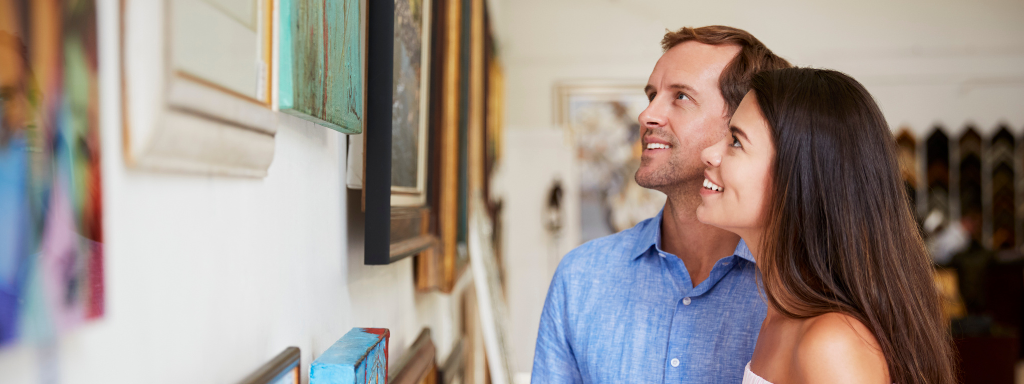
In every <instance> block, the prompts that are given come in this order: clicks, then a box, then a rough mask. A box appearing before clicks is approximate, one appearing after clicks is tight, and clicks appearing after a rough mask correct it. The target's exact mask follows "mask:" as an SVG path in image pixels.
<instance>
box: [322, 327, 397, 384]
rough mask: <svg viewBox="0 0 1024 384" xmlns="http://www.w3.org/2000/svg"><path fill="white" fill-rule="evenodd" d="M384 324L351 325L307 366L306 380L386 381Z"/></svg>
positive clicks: (330, 383)
mask: <svg viewBox="0 0 1024 384" xmlns="http://www.w3.org/2000/svg"><path fill="white" fill-rule="evenodd" d="M390 337H391V333H390V332H389V331H388V330H387V329H386V328H352V330H350V331H348V333H346V334H345V336H343V337H342V338H341V339H340V340H338V341H337V342H335V343H334V344H333V345H331V347H330V348H327V350H326V351H324V353H323V354H321V355H320V357H318V358H316V360H314V361H313V364H311V365H310V367H309V383H310V384H356V383H358V384H386V383H387V379H388V340H389V339H390Z"/></svg>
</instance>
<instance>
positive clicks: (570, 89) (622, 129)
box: [556, 83, 666, 243]
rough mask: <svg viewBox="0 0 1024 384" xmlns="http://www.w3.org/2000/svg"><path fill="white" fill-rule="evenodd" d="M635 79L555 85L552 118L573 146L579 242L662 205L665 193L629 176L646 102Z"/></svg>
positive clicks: (625, 226)
mask: <svg viewBox="0 0 1024 384" xmlns="http://www.w3.org/2000/svg"><path fill="white" fill-rule="evenodd" d="M639 84H642V83H637V84H628V83H626V84H615V83H605V84H601V83H595V84H589V83H588V84H563V85H560V86H559V87H558V88H557V93H558V95H559V100H558V102H559V105H558V107H557V110H556V112H557V115H558V116H557V117H556V118H557V119H558V123H559V124H560V125H562V126H563V127H564V128H566V129H568V130H569V131H570V132H571V134H572V138H573V140H574V143H575V146H576V148H577V151H576V153H577V156H578V161H579V168H580V175H579V180H580V205H581V206H580V224H581V239H580V242H581V243H584V242H587V241H590V240H593V239H596V238H599V237H602V236H607V235H610V234H613V233H617V232H619V231H623V230H625V229H628V228H632V227H633V226H635V225H636V224H637V223H639V222H640V221H643V220H645V219H648V218H651V217H654V215H656V214H658V211H659V210H661V208H662V207H663V206H664V205H665V199H666V197H665V195H664V194H662V193H661V192H658V191H654V190H651V189H647V188H643V187H641V186H639V185H637V184H636V181H634V180H633V176H634V175H635V174H636V170H637V169H638V168H639V167H640V156H641V154H642V149H641V142H640V126H639V123H638V122H637V118H638V117H639V115H640V113H641V112H643V110H644V108H646V107H647V104H648V101H647V96H646V95H644V93H643V86H642V85H639Z"/></svg>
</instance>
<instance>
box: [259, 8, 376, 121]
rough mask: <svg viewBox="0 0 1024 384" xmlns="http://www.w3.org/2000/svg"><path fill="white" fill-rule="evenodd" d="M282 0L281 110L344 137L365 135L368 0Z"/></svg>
mask: <svg viewBox="0 0 1024 384" xmlns="http://www.w3.org/2000/svg"><path fill="white" fill-rule="evenodd" d="M279 1H280V3H279V11H278V14H279V16H280V17H279V28H278V30H279V39H278V40H279V48H278V51H279V58H278V62H279V66H278V68H279V70H278V108H279V110H280V111H281V112H284V113H287V114H290V115H294V116H297V117H299V118H302V119H305V120H309V121H312V122H314V123H317V124H319V125H322V126H325V127H328V128H331V129H333V130H335V131H338V132H341V133H346V134H359V133H362V132H363V115H364V113H365V103H364V95H365V91H366V88H365V77H366V40H365V39H364V38H363V37H364V36H365V35H366V29H365V27H366V12H365V10H366V4H365V0H279ZM328 14H331V15H340V16H341V17H333V16H332V17H327V15H328Z"/></svg>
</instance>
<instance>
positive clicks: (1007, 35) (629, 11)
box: [490, 0, 1024, 372]
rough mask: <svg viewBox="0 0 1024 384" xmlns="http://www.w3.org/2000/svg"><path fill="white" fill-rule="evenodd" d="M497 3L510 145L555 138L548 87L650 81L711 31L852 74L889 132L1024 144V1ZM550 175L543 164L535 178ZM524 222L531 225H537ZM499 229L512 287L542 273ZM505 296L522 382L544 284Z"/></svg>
mask: <svg viewBox="0 0 1024 384" xmlns="http://www.w3.org/2000/svg"><path fill="white" fill-rule="evenodd" d="M492 3H493V4H491V8H490V11H491V12H492V15H493V16H494V18H495V20H494V26H495V30H496V34H497V39H498V50H499V55H500V56H501V59H502V62H503V64H504V66H505V73H506V77H507V78H506V84H507V85H506V90H507V95H506V100H507V105H506V107H507V119H508V120H507V122H506V124H507V127H508V131H509V137H510V138H511V137H512V136H513V133H512V132H513V131H515V130H534V129H558V128H550V127H553V126H554V125H555V122H554V121H553V111H554V103H555V100H554V92H553V88H554V85H555V84H556V83H557V82H560V81H572V80H602V79H604V80H613V81H620V82H621V81H634V82H636V83H638V84H641V85H642V84H645V83H646V81H647V77H648V76H649V75H650V71H651V70H652V69H653V67H654V64H655V62H656V61H657V60H658V58H659V57H660V56H661V47H660V41H661V38H662V36H663V35H664V33H665V31H666V29H672V30H675V29H678V28H680V27H683V26H703V25H711V24H724V25H731V26H735V27H739V28H743V29H746V30H748V31H750V32H751V33H753V34H754V35H755V36H757V37H758V38H759V39H760V40H761V41H763V42H764V43H765V44H766V45H768V47H769V48H771V49H772V50H773V51H775V53H777V54H779V55H781V56H783V57H785V58H787V59H789V60H790V61H791V62H792V63H794V64H796V65H800V66H815V67H826V68H833V69H837V70H840V71H844V72H846V73H848V74H850V75H851V76H853V77H855V78H856V79H858V80H859V81H861V82H862V83H863V84H864V85H865V86H866V87H867V88H868V90H869V91H870V92H871V93H872V94H873V95H874V96H875V98H876V99H877V100H878V102H879V104H880V106H881V107H882V110H883V111H884V112H885V114H886V116H887V118H888V120H889V122H890V125H891V126H892V127H893V128H894V129H896V128H898V127H902V126H906V127H909V128H910V129H912V130H913V131H914V132H916V133H918V134H923V133H924V132H927V131H930V130H931V129H932V127H933V126H934V125H935V124H942V125H943V126H945V127H946V129H947V132H948V133H952V134H954V135H955V134H958V132H959V131H961V130H962V129H963V127H964V126H965V125H966V124H968V123H975V124H977V127H978V128H979V131H981V134H982V135H986V134H989V133H991V132H994V131H995V129H996V128H997V124H999V123H1007V124H1009V126H1010V127H1011V128H1012V129H1013V130H1014V132H1016V134H1017V135H1018V136H1020V135H1021V134H1022V133H1024V2H1020V1H1011V0H977V1H968V0H941V1H925V0H900V1H885V0H864V1H847V2H821V1H813V0H784V1H770V2H767V1H756V0H725V1H680V0H494V1H492ZM637 92H638V93H639V92H641V89H640V88H638V89H637ZM510 145H511V144H510ZM544 150H548V151H566V149H564V148H554V147H550V146H537V147H536V148H535V149H534V156H537V157H540V158H547V157H549V156H554V155H556V154H552V153H548V154H545V153H540V151H544ZM569 151H571V149H569ZM511 152H512V151H511V150H509V151H508V152H506V153H509V154H511ZM509 157H510V158H511V155H510V156H509ZM507 162H509V160H506V163H507ZM506 165H507V164H506ZM547 169H549V168H548V167H540V168H538V172H541V173H543V172H547ZM530 177H531V176H530V174H529V173H528V172H527V173H522V174H519V175H518V176H515V175H512V174H511V173H510V174H509V175H508V178H509V179H508V180H505V181H504V183H506V184H508V185H522V186H521V188H522V189H529V188H533V187H531V186H528V185H526V184H527V183H530V182H531V178H530ZM529 199H532V197H528V196H526V195H523V196H520V195H518V194H516V193H510V194H509V196H508V199H507V204H508V205H509V207H510V208H511V207H512V206H513V204H517V203H516V201H517V200H524V204H532V203H530V202H529ZM530 209H533V208H530ZM509 211H510V212H511V211H512V210H511V209H510V210H509ZM526 212H533V211H526ZM538 215H539V214H538ZM509 220H512V218H511V216H510V217H509ZM520 220H521V221H522V222H524V223H532V222H535V221H537V220H539V217H538V218H535V219H531V218H520ZM576 220H578V217H577V218H576ZM505 228H506V230H507V232H506V235H505V236H506V238H507V239H509V241H507V242H506V244H507V246H506V249H505V252H506V255H507V256H506V259H507V260H510V263H509V265H508V266H509V271H508V272H507V273H508V274H509V276H525V275H530V274H539V273H541V272H544V273H547V271H538V270H537V268H538V267H536V266H537V265H546V264H544V258H545V257H546V256H544V253H543V252H540V251H538V250H541V249H542V247H541V246H540V245H533V246H532V248H530V249H529V250H527V249H525V247H527V246H526V245H523V244H517V243H516V241H514V240H513V239H529V238H531V236H534V235H532V233H534V232H536V230H535V229H534V228H532V227H530V226H527V225H516V224H515V223H514V222H508V223H506V226H505ZM511 260H515V263H512V262H511ZM520 268H521V269H522V270H519V269H520ZM531 283H537V279H534V280H531ZM510 289H511V290H512V291H514V292H515V291H516V290H519V291H518V292H517V295H519V296H518V297H516V298H515V299H513V297H512V296H511V294H510V298H509V300H510V303H509V309H510V313H512V314H513V319H511V323H512V324H519V325H521V326H519V327H517V328H515V331H516V332H519V333H517V334H513V337H512V340H513V341H514V347H513V350H514V353H515V358H514V360H515V361H516V362H517V363H518V369H520V371H521V372H528V371H529V370H530V365H529V364H528V362H531V361H532V358H533V345H534V343H535V340H536V328H537V324H538V322H539V313H540V308H541V306H542V305H543V300H544V293H545V292H546V290H547V283H546V282H545V283H543V285H542V286H531V287H529V288H528V289H526V288H523V287H514V288H510ZM524 364H525V365H524Z"/></svg>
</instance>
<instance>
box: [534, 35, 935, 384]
mask: <svg viewBox="0 0 1024 384" xmlns="http://www.w3.org/2000/svg"><path fill="white" fill-rule="evenodd" d="M662 46H663V48H664V49H665V53H664V55H663V56H662V57H661V59H660V60H658V63H657V64H656V65H655V67H654V71H653V72H652V73H651V76H650V79H649V81H648V84H647V87H646V89H645V91H646V93H647V96H648V99H650V105H649V106H648V107H647V109H646V110H644V112H643V113H642V114H640V117H639V121H640V133H641V137H642V140H643V145H644V150H643V157H642V160H641V165H640V169H639V170H638V171H637V173H636V181H637V183H638V184H640V185H641V186H643V187H646V188H652V189H656V190H659V191H662V192H664V193H665V194H666V195H668V200H667V202H666V203H665V207H664V209H663V210H662V212H661V213H660V214H658V215H657V216H655V217H654V218H652V219H648V220H646V221H643V222H641V223H640V224H638V225H637V226H636V227H634V228H632V229H629V230H626V231H623V232H620V233H618V234H615V235H611V236H607V237H604V238H600V239H597V240H594V241H591V242H588V243H586V244H584V245H582V246H580V247H579V248H576V249H575V250H573V251H572V252H570V253H569V254H567V255H566V256H565V258H564V259H563V260H562V262H561V264H560V265H559V267H558V270H557V272H556V273H555V276H554V279H553V281H552V282H551V287H550V288H549V291H548V296H547V300H546V302H545V304H544V310H543V313H542V315H541V321H540V331H539V333H538V336H537V348H536V353H535V357H534V363H533V375H532V380H533V382H534V383H660V382H665V383H679V382H682V383H741V382H742V383H779V384H789V383H826V382H827V383H879V384H881V383H899V384H923V383H929V384H947V383H949V384H951V383H953V382H954V380H955V378H954V376H953V375H954V373H953V369H954V368H953V365H954V363H953V354H952V350H951V339H950V336H949V332H948V330H947V328H946V324H945V323H944V321H943V319H942V316H941V314H940V303H939V297H938V294H937V293H936V290H935V288H934V286H933V283H932V280H931V276H932V275H931V274H932V270H931V268H932V267H931V263H930V259H929V257H928V255H927V253H926V251H925V247H924V245H923V243H922V241H921V237H920V235H919V233H918V230H917V227H916V224H915V221H914V219H913V216H912V214H911V210H910V206H909V203H908V198H907V196H906V194H905V191H904V188H903V183H902V181H901V179H900V175H899V172H898V166H897V160H896V154H895V142H894V140H893V138H892V134H891V133H890V131H889V128H888V125H887V124H886V121H885V119H884V117H883V116H882V113H881V111H880V110H879V108H878V106H877V105H876V104H875V102H874V101H873V99H872V98H871V95H869V94H868V92H867V91H866V90H865V89H864V88H863V87H862V86H861V85H860V84H859V83H858V82H857V81H855V80H853V79H852V78H850V77H849V76H846V75H844V74H842V73H839V72H835V71H830V70H821V69H808V68H790V65H789V63H787V62H786V61H785V60H783V59H782V58H780V57H778V56H776V55H775V54H773V53H772V52H771V51H770V50H769V49H768V48H766V47H765V46H764V45H763V44H762V43H761V42H760V41H758V40H757V39H756V38H754V37H753V36H752V35H750V34H749V33H747V32H745V31H743V30H739V29H736V28H731V27H723V26H709V27H702V28H695V29H691V28H683V29H681V30H679V31H675V32H669V33H667V34H666V35H665V38H664V40H662ZM766 303H767V304H766Z"/></svg>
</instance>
